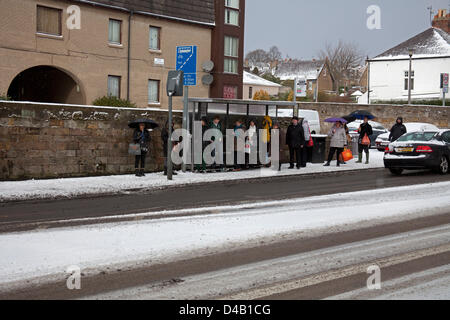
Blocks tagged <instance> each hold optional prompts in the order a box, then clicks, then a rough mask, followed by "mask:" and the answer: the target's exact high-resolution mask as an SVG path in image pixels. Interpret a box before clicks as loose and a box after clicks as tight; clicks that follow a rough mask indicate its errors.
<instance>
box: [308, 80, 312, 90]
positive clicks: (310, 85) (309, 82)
mask: <svg viewBox="0 0 450 320" xmlns="http://www.w3.org/2000/svg"><path fill="white" fill-rule="evenodd" d="M312 89H313V83H312V81H308V90H310V91H311V90H312Z"/></svg>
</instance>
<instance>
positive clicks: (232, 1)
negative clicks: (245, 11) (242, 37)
mask: <svg viewBox="0 0 450 320" xmlns="http://www.w3.org/2000/svg"><path fill="white" fill-rule="evenodd" d="M225 7H226V8H225V23H226V24H231V25H234V26H239V0H225Z"/></svg>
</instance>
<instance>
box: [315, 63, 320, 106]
mask: <svg viewBox="0 0 450 320" xmlns="http://www.w3.org/2000/svg"><path fill="white" fill-rule="evenodd" d="M319 71H320V69H319V68H317V80H316V102H319V76H320V75H319Z"/></svg>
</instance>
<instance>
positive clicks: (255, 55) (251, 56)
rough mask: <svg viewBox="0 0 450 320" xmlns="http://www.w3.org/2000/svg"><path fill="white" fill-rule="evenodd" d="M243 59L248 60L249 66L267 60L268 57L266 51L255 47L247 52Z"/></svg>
mask: <svg viewBox="0 0 450 320" xmlns="http://www.w3.org/2000/svg"><path fill="white" fill-rule="evenodd" d="M245 60H248V62H249V64H250V66H256V65H258V64H260V63H265V62H268V61H269V57H268V54H267V52H266V51H264V50H263V49H257V50H253V51H250V52H249V53H247V55H246V57H245Z"/></svg>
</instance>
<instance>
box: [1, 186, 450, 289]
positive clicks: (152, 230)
mask: <svg viewBox="0 0 450 320" xmlns="http://www.w3.org/2000/svg"><path fill="white" fill-rule="evenodd" d="M393 195H395V196H393ZM449 207H450V182H443V183H435V184H427V185H417V186H408V187H399V188H388V189H378V190H371V191H363V192H352V193H343V194H335V195H326V196H317V197H310V198H302V199H293V200H285V201H272V202H264V203H254V204H245V205H238V206H222V207H214V208H200V209H196V210H191V211H193V212H194V213H198V215H195V214H194V215H193V216H189V217H173V216H171V215H172V214H176V213H178V210H177V211H170V212H160V213H158V214H161V215H165V216H166V218H163V219H158V220H142V221H140V220H139V219H140V218H142V217H143V216H144V215H145V214H139V215H135V217H134V218H135V219H136V221H132V222H123V223H110V224H102V225H91V226H79V227H73V228H60V229H51V230H39V231H30V232H20V233H9V234H8V233H6V234H1V235H0V288H2V287H3V288H6V287H8V286H9V285H10V284H12V282H16V281H19V283H18V284H19V285H20V283H22V280H25V279H33V278H39V277H50V276H52V277H56V278H64V277H65V276H66V274H65V271H66V268H67V267H69V266H73V265H76V266H79V267H80V268H81V269H82V270H83V271H84V272H85V273H86V274H96V273H98V272H99V270H102V269H104V268H106V267H108V266H137V265H139V263H138V262H143V263H144V262H145V263H146V264H156V263H164V262H169V261H175V260H179V259H182V258H189V257H195V256H204V255H207V254H211V253H216V252H221V251H230V250H234V249H237V248H243V247H251V246H253V247H256V246H258V244H259V243H260V242H261V241H278V240H282V239H287V238H289V237H292V236H295V237H298V236H300V235H309V234H313V233H314V232H319V231H320V230H322V231H324V230H325V232H328V233H330V232H333V231H335V230H338V229H340V228H346V227H348V226H349V225H353V224H366V225H368V224H369V225H370V224H376V223H380V221H383V222H385V223H387V222H389V221H394V220H396V219H397V220H398V219H408V218H412V217H420V216H431V215H437V214H444V213H448V210H449ZM203 210H208V211H209V212H210V213H211V214H209V215H201V213H202V211H203ZM151 214H155V213H151ZM16 284H17V283H16ZM0 290H1V289H0Z"/></svg>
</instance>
